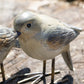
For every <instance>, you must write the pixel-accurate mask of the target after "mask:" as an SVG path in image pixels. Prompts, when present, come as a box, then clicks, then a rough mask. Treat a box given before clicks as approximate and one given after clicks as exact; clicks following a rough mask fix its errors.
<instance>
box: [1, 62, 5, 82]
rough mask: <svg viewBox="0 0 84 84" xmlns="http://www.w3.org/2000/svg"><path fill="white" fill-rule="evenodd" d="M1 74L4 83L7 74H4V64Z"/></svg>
mask: <svg viewBox="0 0 84 84" xmlns="http://www.w3.org/2000/svg"><path fill="white" fill-rule="evenodd" d="M1 74H2V79H3V82H5V73H4V66H3V63H1Z"/></svg>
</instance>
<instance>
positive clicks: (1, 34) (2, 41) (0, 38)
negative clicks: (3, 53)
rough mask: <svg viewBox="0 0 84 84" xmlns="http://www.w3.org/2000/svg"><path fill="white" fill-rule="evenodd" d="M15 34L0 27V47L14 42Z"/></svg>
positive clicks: (8, 29)
mask: <svg viewBox="0 0 84 84" xmlns="http://www.w3.org/2000/svg"><path fill="white" fill-rule="evenodd" d="M15 36H16V34H15V33H14V32H13V31H12V29H10V28H4V27H0V46H1V45H6V44H8V43H10V42H11V41H13V40H14V37H15Z"/></svg>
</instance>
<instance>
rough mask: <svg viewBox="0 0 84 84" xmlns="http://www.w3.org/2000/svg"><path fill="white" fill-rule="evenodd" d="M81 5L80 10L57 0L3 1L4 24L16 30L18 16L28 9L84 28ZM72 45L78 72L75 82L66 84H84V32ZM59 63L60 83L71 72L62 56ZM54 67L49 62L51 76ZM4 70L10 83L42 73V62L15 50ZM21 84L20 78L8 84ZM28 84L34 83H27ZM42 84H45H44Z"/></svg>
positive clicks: (0, 9)
mask: <svg viewBox="0 0 84 84" xmlns="http://www.w3.org/2000/svg"><path fill="white" fill-rule="evenodd" d="M80 4H81V5H80V6H76V5H70V4H69V3H66V2H59V1H55V0H52V1H51V0H50V1H47V0H45V1H44V0H36V1H35V0H31V1H30V0H0V24H1V25H2V24H3V25H6V26H8V27H12V26H13V24H12V23H13V19H14V17H15V16H16V15H17V13H18V12H20V11H22V10H25V9H27V10H34V11H36V12H39V13H43V14H47V15H50V16H52V17H55V18H57V19H59V20H61V21H64V22H66V23H68V24H71V25H74V26H77V27H82V28H84V8H83V3H80ZM70 45H71V49H70V50H71V55H72V60H73V65H74V68H75V72H71V74H72V77H73V79H74V81H72V80H70V81H71V82H68V83H63V84H84V32H82V33H81V34H80V35H79V36H78V37H77V38H76V39H75V40H74V41H73V42H72V43H71V44H70ZM55 59H56V62H55V70H58V69H60V70H62V71H63V72H62V73H61V74H59V75H57V76H56V75H55V80H56V79H57V78H60V77H64V76H65V75H67V74H68V73H69V69H68V68H67V66H66V64H65V63H64V60H63V59H62V57H61V55H59V56H57V57H56V58H55ZM50 65H51V60H48V61H47V72H49V71H51V66H50ZM37 66H38V67H37ZM4 67H5V74H6V79H8V78H10V77H11V76H12V75H14V74H16V73H18V74H21V73H25V72H41V71H42V61H39V60H36V59H32V58H30V57H29V56H27V55H26V54H25V53H24V52H23V51H22V49H20V48H13V49H12V50H11V51H10V53H9V55H8V56H7V58H6V59H5V60H4ZM21 70H22V71H21ZM18 80H20V78H16V79H15V80H13V81H11V82H10V83H8V84H16V82H17V81H18ZM0 81H1V76H0ZM48 82H50V77H47V83H48ZM25 84H31V83H30V82H27V83H25ZM39 84H43V82H40V83H39Z"/></svg>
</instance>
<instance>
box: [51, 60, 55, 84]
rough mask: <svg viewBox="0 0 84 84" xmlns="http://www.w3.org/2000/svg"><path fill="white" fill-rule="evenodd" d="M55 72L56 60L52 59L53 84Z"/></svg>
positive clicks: (52, 83) (52, 82)
mask: <svg viewBox="0 0 84 84" xmlns="http://www.w3.org/2000/svg"><path fill="white" fill-rule="evenodd" d="M54 70H55V58H54V59H52V74H51V84H54Z"/></svg>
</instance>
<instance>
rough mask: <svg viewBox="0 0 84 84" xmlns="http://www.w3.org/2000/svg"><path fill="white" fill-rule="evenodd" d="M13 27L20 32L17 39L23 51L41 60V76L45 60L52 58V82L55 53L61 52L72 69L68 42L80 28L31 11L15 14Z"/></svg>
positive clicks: (52, 80) (77, 33)
mask: <svg viewBox="0 0 84 84" xmlns="http://www.w3.org/2000/svg"><path fill="white" fill-rule="evenodd" d="M14 28H15V30H16V31H17V33H20V34H21V35H20V36H19V41H20V46H21V48H22V49H23V51H24V52H25V53H26V54H28V55H29V56H30V57H32V58H35V59H38V60H43V64H44V65H43V77H45V67H46V60H48V59H52V75H51V84H53V83H54V68H55V67H54V63H55V59H54V58H55V57H56V56H57V55H59V54H62V56H63V58H64V60H65V62H66V64H67V65H68V67H69V69H70V70H73V64H72V60H71V55H70V50H69V43H70V42H71V41H72V40H74V39H75V38H76V37H77V36H78V35H79V34H80V32H81V31H82V29H81V28H76V27H74V26H70V25H67V24H65V23H63V22H61V21H59V20H57V19H54V18H52V17H49V16H47V15H43V14H37V13H34V12H31V11H25V12H23V13H21V14H19V15H17V16H16V18H15V20H14ZM60 61H61V60H60Z"/></svg>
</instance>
